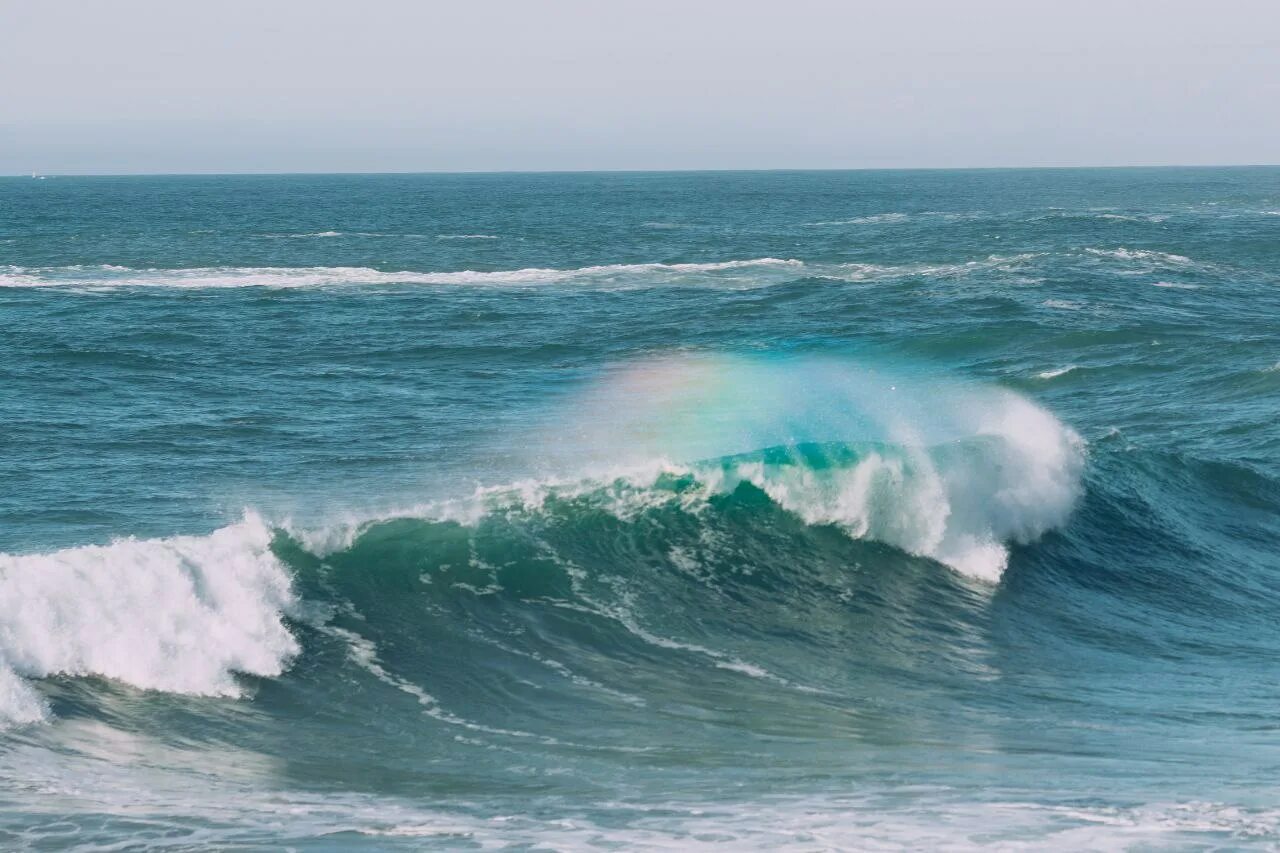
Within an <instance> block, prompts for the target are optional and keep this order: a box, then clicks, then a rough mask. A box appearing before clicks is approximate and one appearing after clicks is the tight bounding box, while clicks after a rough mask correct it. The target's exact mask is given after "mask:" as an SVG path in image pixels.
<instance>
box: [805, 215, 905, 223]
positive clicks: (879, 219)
mask: <svg viewBox="0 0 1280 853" xmlns="http://www.w3.org/2000/svg"><path fill="white" fill-rule="evenodd" d="M909 218H910V217H909V216H908V215H907V214H905V213H896V212H895V213H874V214H871V215H869V216H855V217H853V218H852V219H831V220H827V221H824V222H806V223H804V224H805V225H809V226H814V227H820V226H827V225H889V224H892V223H897V222H906V221H907V220H908V219H909Z"/></svg>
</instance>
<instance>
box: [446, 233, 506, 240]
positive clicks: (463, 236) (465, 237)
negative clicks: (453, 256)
mask: <svg viewBox="0 0 1280 853" xmlns="http://www.w3.org/2000/svg"><path fill="white" fill-rule="evenodd" d="M436 239H437V240H497V239H498V236H497V235H496V234H437V235H436Z"/></svg>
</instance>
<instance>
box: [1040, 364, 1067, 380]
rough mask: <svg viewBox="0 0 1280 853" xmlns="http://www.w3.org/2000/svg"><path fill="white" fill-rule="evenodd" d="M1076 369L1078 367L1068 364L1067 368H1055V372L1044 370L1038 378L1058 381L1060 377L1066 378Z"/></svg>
mask: <svg viewBox="0 0 1280 853" xmlns="http://www.w3.org/2000/svg"><path fill="white" fill-rule="evenodd" d="M1075 369H1076V366H1075V365H1074V364H1068V365H1067V366H1066V367H1058V368H1054V369H1053V370H1042V371H1041V372H1039V373H1037V374H1036V378H1038V379H1057V378H1058V377H1059V376H1065V375H1066V374H1068V373H1070V372H1071V371H1073V370H1075Z"/></svg>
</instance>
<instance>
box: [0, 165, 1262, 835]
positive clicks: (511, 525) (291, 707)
mask: <svg viewBox="0 0 1280 853" xmlns="http://www.w3.org/2000/svg"><path fill="white" fill-rule="evenodd" d="M0 321H2V328H3V331H2V332H0V425H2V427H3V438H2V439H0V484H3V486H4V488H3V489H2V490H0V551H3V552H4V553H3V554H2V555H0V726H3V730H2V731H0V842H2V843H3V844H4V846H6V847H22V846H29V847H38V848H59V849H60V848H64V847H76V846H79V847H82V848H86V849H92V848H96V847H111V846H112V845H117V846H120V845H126V844H137V845H143V846H146V845H153V846H155V847H160V848H182V847H193V848H198V847H209V846H212V847H251V848H252V847H270V848H275V847H279V846H292V847H295V848H299V849H330V850H345V849H350V848H352V847H355V846H364V847H369V848H375V849H401V848H403V849H415V850H416V849H424V848H428V849H429V848H433V847H440V848H447V849H456V848H465V847H468V846H475V847H498V846H503V845H514V846H519V845H532V846H539V845H540V846H542V847H548V848H562V849H576V848H584V847H592V846H598V847H625V848H629V849H635V848H641V849H644V848H671V849H681V850H684V849H691V848H698V847H701V846H708V847H709V846H716V845H728V846H733V847H736V848H744V847H745V848H769V849H775V848H783V849H787V848H793V849H799V850H812V849H829V848H838V849H847V848H853V849H879V848H898V847H904V846H913V847H928V848H933V849H952V848H959V849H964V848H970V847H975V846H979V845H986V846H995V847H1005V848H1014V849H1018V848H1023V847H1026V848H1028V849H1043V848H1045V847H1058V848H1066V849H1080V848H1105V849H1124V848H1131V847H1144V846H1146V847H1153V846H1154V847H1162V848H1163V847H1175V848H1187V849H1204V848H1211V849H1212V848H1235V847H1239V846H1245V845H1251V844H1254V845H1259V846H1271V847H1274V846H1276V845H1277V844H1278V843H1280V786H1278V785H1277V782H1276V780H1277V778H1280V685H1278V684H1277V675H1278V674H1280V621H1278V620H1277V616H1276V614H1277V612H1278V607H1280V589H1278V588H1277V582H1278V581H1280V418H1278V417H1277V413H1278V411H1280V169H1229V170H1213V169H1187V170H1172V169H1161V170H1094V171H1089V170H1065V171H981V172H868V173H857V172H842V173H820V172H807V173H741V174H733V173H722V174H669V175H664V174H633V175H627V174H601V175H470V176H443V175H441V176H363V177H338V176H335V177H200V178H183V177H162V178H53V179H49V180H43V181H33V180H31V179H5V180H3V181H0ZM116 849H118V847H117V848H116Z"/></svg>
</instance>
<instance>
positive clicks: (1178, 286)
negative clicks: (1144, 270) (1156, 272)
mask: <svg viewBox="0 0 1280 853" xmlns="http://www.w3.org/2000/svg"><path fill="white" fill-rule="evenodd" d="M1151 284H1152V286H1153V287H1168V288H1172V289H1173V290H1199V289H1200V285H1198V284H1190V283H1188V282H1185V281H1153V282H1152V283H1151Z"/></svg>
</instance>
